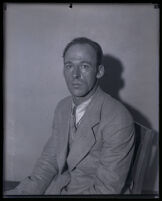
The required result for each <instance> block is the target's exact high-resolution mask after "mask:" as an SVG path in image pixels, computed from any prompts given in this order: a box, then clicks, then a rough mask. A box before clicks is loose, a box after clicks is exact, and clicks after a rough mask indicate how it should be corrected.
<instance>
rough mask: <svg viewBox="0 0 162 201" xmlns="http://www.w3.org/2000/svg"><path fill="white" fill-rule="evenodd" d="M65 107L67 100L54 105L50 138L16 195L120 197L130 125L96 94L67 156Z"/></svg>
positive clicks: (123, 112) (119, 109)
mask: <svg viewBox="0 0 162 201" xmlns="http://www.w3.org/2000/svg"><path fill="white" fill-rule="evenodd" d="M71 103H72V98H71V97H67V98H65V99H63V100H62V101H60V102H59V104H58V106H57V108H56V110H55V115H54V122H53V134H52V135H51V137H50V138H49V140H48V142H47V144H46V146H45V148H44V150H43V152H42V155H41V157H40V158H39V159H38V161H37V163H36V166H35V168H34V170H33V172H32V174H31V176H30V177H27V178H25V179H24V180H23V181H22V182H21V183H20V185H19V186H18V187H17V188H16V190H15V192H16V194H29V195H32V194H37V195H40V194H48V195H49V194H120V193H121V192H122V189H123V187H124V185H125V183H126V178H127V175H128V171H129V168H130V163H131V160H132V155H133V151H134V123H133V119H132V117H131V115H130V113H129V112H128V111H127V109H126V108H125V107H124V106H123V105H122V104H121V103H119V102H118V101H117V100H115V99H114V98H112V97H111V96H110V95H108V94H106V93H105V92H103V91H102V90H101V89H100V88H98V89H97V91H96V92H95V94H94V97H93V99H92V101H91V102H90V104H89V105H88V108H87V110H86V113H85V114H84V117H83V118H82V120H81V122H80V125H79V127H78V129H77V133H76V137H75V139H74V142H73V144H72V146H71V149H70V152H69V154H68V155H67V153H68V152H67V149H68V132H69V117H70V113H71ZM67 167H68V170H67ZM64 187H66V188H64Z"/></svg>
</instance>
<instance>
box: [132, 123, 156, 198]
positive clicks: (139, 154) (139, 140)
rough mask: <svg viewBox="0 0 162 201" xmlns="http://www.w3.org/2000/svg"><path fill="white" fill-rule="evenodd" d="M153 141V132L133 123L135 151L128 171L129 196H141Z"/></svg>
mask: <svg viewBox="0 0 162 201" xmlns="http://www.w3.org/2000/svg"><path fill="white" fill-rule="evenodd" d="M152 139H153V130H151V129H148V128H146V127H144V126H142V125H141V124H139V123H137V122H136V123H135V151H134V156H133V160H132V165H131V169H130V173H129V174H130V175H129V177H130V178H131V181H132V183H131V185H132V187H131V189H132V190H131V194H142V188H143V182H144V177H145V173H146V170H147V167H148V163H149V159H150V155H151V147H152Z"/></svg>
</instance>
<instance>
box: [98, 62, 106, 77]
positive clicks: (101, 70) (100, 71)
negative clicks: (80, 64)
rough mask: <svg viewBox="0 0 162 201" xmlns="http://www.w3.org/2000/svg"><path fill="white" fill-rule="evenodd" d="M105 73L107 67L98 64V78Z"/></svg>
mask: <svg viewBox="0 0 162 201" xmlns="http://www.w3.org/2000/svg"><path fill="white" fill-rule="evenodd" d="M104 73H105V68H104V66H103V65H99V66H98V72H97V75H96V78H98V79H100V78H101V77H102V76H103V75H104Z"/></svg>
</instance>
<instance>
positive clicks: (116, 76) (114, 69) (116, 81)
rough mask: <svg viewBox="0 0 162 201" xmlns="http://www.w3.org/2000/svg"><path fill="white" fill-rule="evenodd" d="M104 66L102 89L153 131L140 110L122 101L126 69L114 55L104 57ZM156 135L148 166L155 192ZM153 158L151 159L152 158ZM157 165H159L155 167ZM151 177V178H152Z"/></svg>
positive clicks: (150, 187)
mask: <svg viewBox="0 0 162 201" xmlns="http://www.w3.org/2000/svg"><path fill="white" fill-rule="evenodd" d="M103 65H104V66H105V75H104V76H103V77H102V78H101V79H100V87H101V88H102V89H103V90H104V91H105V92H106V93H108V94H110V95H111V96H112V97H114V98H115V99H117V100H119V101H120V102H122V103H123V104H124V105H125V106H126V108H127V109H128V110H129V111H130V113H131V114H132V116H133V118H134V120H135V121H136V122H138V123H140V124H142V125H143V126H145V127H147V128H150V129H152V125H151V122H150V121H149V119H148V118H147V117H146V116H144V114H142V113H141V112H140V111H139V110H137V109H136V108H134V107H133V106H132V105H130V104H128V103H127V102H124V101H123V100H121V98H120V95H119V91H120V90H121V89H122V88H124V86H125V82H124V80H123V78H122V73H123V71H124V67H123V65H122V63H121V61H120V60H119V59H117V58H116V57H114V56H112V55H104V57H103ZM154 132H155V135H154V140H153V143H152V153H151V154H152V160H151V159H150V165H149V166H148V173H147V174H146V175H148V176H149V175H150V176H149V178H146V181H148V182H149V189H151V190H154V186H155V183H156V174H157V168H158V154H157V153H158V150H157V149H158V133H157V132H156V131H154ZM150 158H151V157H150ZM155 164H157V165H155ZM150 177H151V178H150Z"/></svg>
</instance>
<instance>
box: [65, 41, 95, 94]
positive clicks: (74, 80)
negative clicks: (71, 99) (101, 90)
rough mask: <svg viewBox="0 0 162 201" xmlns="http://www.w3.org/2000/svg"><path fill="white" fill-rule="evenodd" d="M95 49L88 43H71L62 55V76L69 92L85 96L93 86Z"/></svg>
mask: <svg viewBox="0 0 162 201" xmlns="http://www.w3.org/2000/svg"><path fill="white" fill-rule="evenodd" d="M96 75H97V55H96V51H95V50H94V49H93V47H91V46H90V45H88V44H75V45H72V46H71V47H70V48H69V49H68V50H67V52H66V54H65V57H64V77H65V81H66V84H67V86H68V89H69V91H70V93H71V94H72V95H73V96H75V97H85V96H86V95H87V94H88V93H89V92H90V91H91V90H92V89H93V87H94V86H95V84H96V81H97V78H96Z"/></svg>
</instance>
